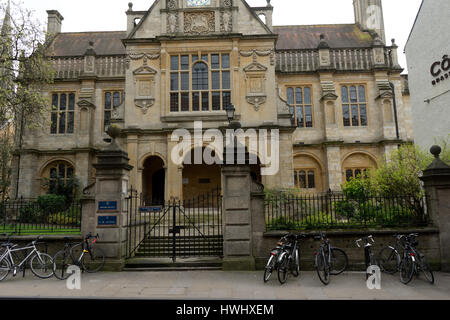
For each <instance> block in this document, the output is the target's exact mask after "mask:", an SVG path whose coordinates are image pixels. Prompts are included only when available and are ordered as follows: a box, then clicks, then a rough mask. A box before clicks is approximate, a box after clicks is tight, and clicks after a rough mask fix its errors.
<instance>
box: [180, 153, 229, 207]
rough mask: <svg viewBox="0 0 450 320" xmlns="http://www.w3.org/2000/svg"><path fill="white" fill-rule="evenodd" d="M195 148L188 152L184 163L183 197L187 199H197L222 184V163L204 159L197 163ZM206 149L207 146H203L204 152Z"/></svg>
mask: <svg viewBox="0 0 450 320" xmlns="http://www.w3.org/2000/svg"><path fill="white" fill-rule="evenodd" d="M195 150H196V149H192V150H191V151H190V152H189V153H187V154H186V156H185V158H184V159H185V160H184V164H183V199H184V200H187V201H189V200H194V199H197V198H198V197H201V196H203V195H205V194H207V193H208V192H211V191H212V190H216V189H218V188H219V189H220V188H221V186H222V173H221V165H220V164H206V163H205V162H204V160H202V163H201V164H195V162H194V152H195ZM204 150H205V148H202V150H201V152H202V154H203V152H204ZM188 159H190V161H189V160H188ZM202 159H203V157H202Z"/></svg>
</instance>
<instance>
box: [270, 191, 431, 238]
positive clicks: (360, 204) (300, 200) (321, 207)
mask: <svg viewBox="0 0 450 320" xmlns="http://www.w3.org/2000/svg"><path fill="white" fill-rule="evenodd" d="M427 199H428V198H427V197H423V198H420V199H418V198H416V197H414V196H384V197H382V196H371V197H347V196H346V195H344V194H342V193H323V194H304V195H297V194H286V193H280V194H277V195H267V196H266V199H265V217H266V225H267V230H268V231H271V230H272V231H273V230H307V229H310V230H314V229H315V230H317V229H333V228H336V229H350V228H379V227H380V228H388V227H389V228H395V227H420V226H427V225H428V224H429V222H430V220H429V216H428V213H427V206H426V204H427Z"/></svg>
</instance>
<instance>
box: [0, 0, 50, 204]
mask: <svg viewBox="0 0 450 320" xmlns="http://www.w3.org/2000/svg"><path fill="white" fill-rule="evenodd" d="M0 17H4V18H3V21H1V22H0V23H1V37H0V135H1V136H2V137H1V139H0V157H1V159H0V173H1V175H0V193H1V194H0V197H1V198H3V199H4V198H5V197H6V195H5V194H6V193H7V190H6V189H7V188H5V186H8V187H9V185H10V180H9V179H10V174H9V173H8V172H10V167H11V158H12V156H11V154H12V152H13V151H14V148H18V149H21V147H22V132H23V131H24V129H25V128H27V127H37V126H40V125H42V124H43V123H42V119H45V117H42V115H44V114H46V113H47V112H48V110H49V108H50V104H49V102H48V100H47V99H46V98H45V97H44V95H43V94H42V92H43V90H44V89H45V88H46V86H47V85H48V84H51V83H52V82H53V70H52V64H51V62H50V60H49V59H48V58H47V48H48V47H49V44H50V43H51V41H52V37H50V36H48V35H46V33H45V32H44V31H43V30H44V28H43V27H42V26H41V24H40V22H38V21H37V20H35V19H34V18H33V14H32V12H31V11H30V10H27V9H25V8H24V6H23V4H21V3H11V2H10V0H8V1H7V2H0ZM11 126H12V128H13V129H14V133H15V146H14V143H13V139H14V137H13V135H10V134H7V135H6V134H4V133H5V132H3V131H4V130H5V128H6V130H8V132H9V130H10V127H11ZM19 157H20V156H19Z"/></svg>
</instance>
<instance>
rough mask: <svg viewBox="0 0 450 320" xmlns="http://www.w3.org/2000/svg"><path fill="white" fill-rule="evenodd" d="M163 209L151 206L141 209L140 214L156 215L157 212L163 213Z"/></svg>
mask: <svg viewBox="0 0 450 320" xmlns="http://www.w3.org/2000/svg"><path fill="white" fill-rule="evenodd" d="M161 211H162V207H161V206H149V207H140V208H139V212H141V213H155V212H161Z"/></svg>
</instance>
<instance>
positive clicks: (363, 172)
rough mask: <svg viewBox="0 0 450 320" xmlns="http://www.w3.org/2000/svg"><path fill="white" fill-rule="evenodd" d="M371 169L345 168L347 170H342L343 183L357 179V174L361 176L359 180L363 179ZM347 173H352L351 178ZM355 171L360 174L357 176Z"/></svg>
mask: <svg viewBox="0 0 450 320" xmlns="http://www.w3.org/2000/svg"><path fill="white" fill-rule="evenodd" d="M371 169H373V168H370V167H347V168H344V177H345V181H346V182H348V181H350V178H357V177H358V175H359V174H361V178H362V179H364V176H365V175H366V174H367V173H368V171H369V170H371ZM348 171H351V172H352V175H351V176H349V175H348ZM356 171H360V173H358V174H357V173H356Z"/></svg>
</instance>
